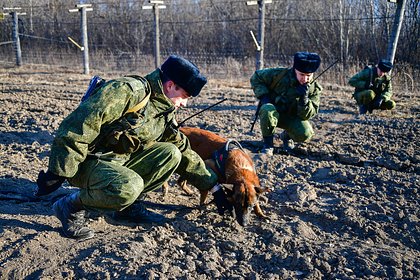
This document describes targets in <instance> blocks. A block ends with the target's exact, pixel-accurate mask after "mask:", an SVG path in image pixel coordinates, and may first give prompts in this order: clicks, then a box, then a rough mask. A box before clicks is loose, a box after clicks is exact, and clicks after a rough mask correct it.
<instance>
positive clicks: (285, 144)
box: [280, 130, 295, 153]
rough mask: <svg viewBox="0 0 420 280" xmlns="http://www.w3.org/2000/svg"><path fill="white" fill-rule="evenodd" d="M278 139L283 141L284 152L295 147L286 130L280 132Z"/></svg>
mask: <svg viewBox="0 0 420 280" xmlns="http://www.w3.org/2000/svg"><path fill="white" fill-rule="evenodd" d="M280 139H281V140H282V141H283V149H284V150H285V151H286V152H288V153H289V152H291V151H292V150H293V149H294V148H295V142H294V141H293V140H292V138H290V136H289V134H288V133H287V131H286V130H284V131H283V132H282V133H281V134H280Z"/></svg>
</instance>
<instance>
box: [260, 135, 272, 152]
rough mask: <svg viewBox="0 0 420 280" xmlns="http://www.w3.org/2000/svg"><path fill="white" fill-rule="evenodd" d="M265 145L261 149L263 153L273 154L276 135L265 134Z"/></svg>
mask: <svg viewBox="0 0 420 280" xmlns="http://www.w3.org/2000/svg"><path fill="white" fill-rule="evenodd" d="M263 141H264V146H263V148H262V150H261V153H263V154H266V155H268V156H272V155H273V154H274V137H273V135H271V136H265V137H263Z"/></svg>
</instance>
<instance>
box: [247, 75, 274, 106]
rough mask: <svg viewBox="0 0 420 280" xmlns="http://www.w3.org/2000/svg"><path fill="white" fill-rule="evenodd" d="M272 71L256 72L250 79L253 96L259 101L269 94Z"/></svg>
mask: <svg viewBox="0 0 420 280" xmlns="http://www.w3.org/2000/svg"><path fill="white" fill-rule="evenodd" d="M273 74H274V70H273V69H262V70H257V71H255V73H254V74H253V75H252V76H251V78H250V83H251V87H252V90H253V91H254V94H255V96H256V97H257V98H258V99H260V98H261V97H262V96H268V95H269V94H270V85H271V83H272V80H273Z"/></svg>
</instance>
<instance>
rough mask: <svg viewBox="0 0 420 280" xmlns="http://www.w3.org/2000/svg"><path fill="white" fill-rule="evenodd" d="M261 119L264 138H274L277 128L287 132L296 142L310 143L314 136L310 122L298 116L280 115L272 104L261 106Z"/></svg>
mask: <svg viewBox="0 0 420 280" xmlns="http://www.w3.org/2000/svg"><path fill="white" fill-rule="evenodd" d="M259 117H260V126H261V133H262V136H263V137H267V136H272V135H273V134H274V131H275V128H276V127H279V128H283V129H284V130H286V131H287V133H288V134H289V136H290V138H292V139H293V141H296V142H305V141H308V140H310V139H311V138H312V136H313V135H314V130H313V129H312V126H311V124H310V123H309V121H305V120H302V119H300V118H299V117H297V116H290V115H287V114H285V113H279V112H278V111H277V110H276V107H275V106H274V105H273V104H270V103H267V104H264V105H262V106H261V109H260V112H259Z"/></svg>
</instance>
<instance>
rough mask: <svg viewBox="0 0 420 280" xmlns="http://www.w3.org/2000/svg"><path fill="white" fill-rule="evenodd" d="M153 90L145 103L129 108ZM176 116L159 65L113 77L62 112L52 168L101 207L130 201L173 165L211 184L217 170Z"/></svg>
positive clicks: (194, 180) (200, 184)
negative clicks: (195, 148) (145, 71)
mask: <svg viewBox="0 0 420 280" xmlns="http://www.w3.org/2000/svg"><path fill="white" fill-rule="evenodd" d="M148 94H150V100H149V102H148V103H147V104H146V106H145V107H144V108H142V109H140V110H139V111H137V112H133V113H126V112H127V110H128V109H129V108H133V107H134V106H135V105H137V104H138V103H140V102H141V101H142V100H143V99H144V98H145V96H146V95H148ZM174 123H175V107H174V105H173V103H172V102H171V100H170V99H169V98H167V97H166V95H165V94H164V93H163V88H162V83H161V79H160V70H159V69H156V70H155V71H154V72H152V73H150V74H148V75H147V76H145V77H144V78H143V77H139V76H131V77H123V78H119V79H115V80H110V81H108V82H107V83H106V84H105V85H103V86H102V87H100V88H99V89H97V90H96V91H95V92H94V93H93V95H92V96H90V97H89V98H88V99H87V100H86V101H84V102H83V103H81V104H80V105H79V107H78V108H76V109H75V110H74V111H73V112H72V113H71V114H70V115H68V116H67V117H66V118H65V119H64V120H63V122H62V124H61V125H60V127H59V129H58V130H57V134H56V137H55V139H54V142H53V144H52V148H51V155H50V160H49V167H48V169H49V170H50V171H51V172H53V173H55V174H57V175H60V176H63V177H66V178H68V181H69V182H70V184H72V185H73V186H75V187H78V188H80V189H81V191H80V199H81V201H82V203H83V205H84V206H85V207H86V208H88V209H96V210H112V211H115V210H116V211H118V210H121V209H124V208H126V207H127V206H129V205H130V204H132V203H133V202H134V201H135V200H136V199H137V198H138V196H139V195H140V194H141V193H147V192H150V191H153V190H155V189H156V188H158V187H160V186H161V185H162V184H163V183H164V182H166V181H167V180H168V179H169V177H170V176H171V175H172V174H173V172H174V171H175V170H176V171H177V173H179V174H180V175H181V176H183V177H184V178H186V179H187V180H188V181H189V182H190V183H191V184H193V185H194V186H196V187H197V188H199V189H209V188H211V187H212V186H214V185H215V183H216V182H217V175H216V174H215V173H214V172H213V171H212V170H210V169H207V168H206V167H205V164H204V162H203V161H202V160H201V158H200V157H199V156H198V155H197V154H196V153H195V152H194V151H192V150H191V148H190V144H189V141H188V139H187V138H186V137H185V135H183V134H182V133H181V132H179V131H178V130H177V129H176V128H175V126H174Z"/></svg>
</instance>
